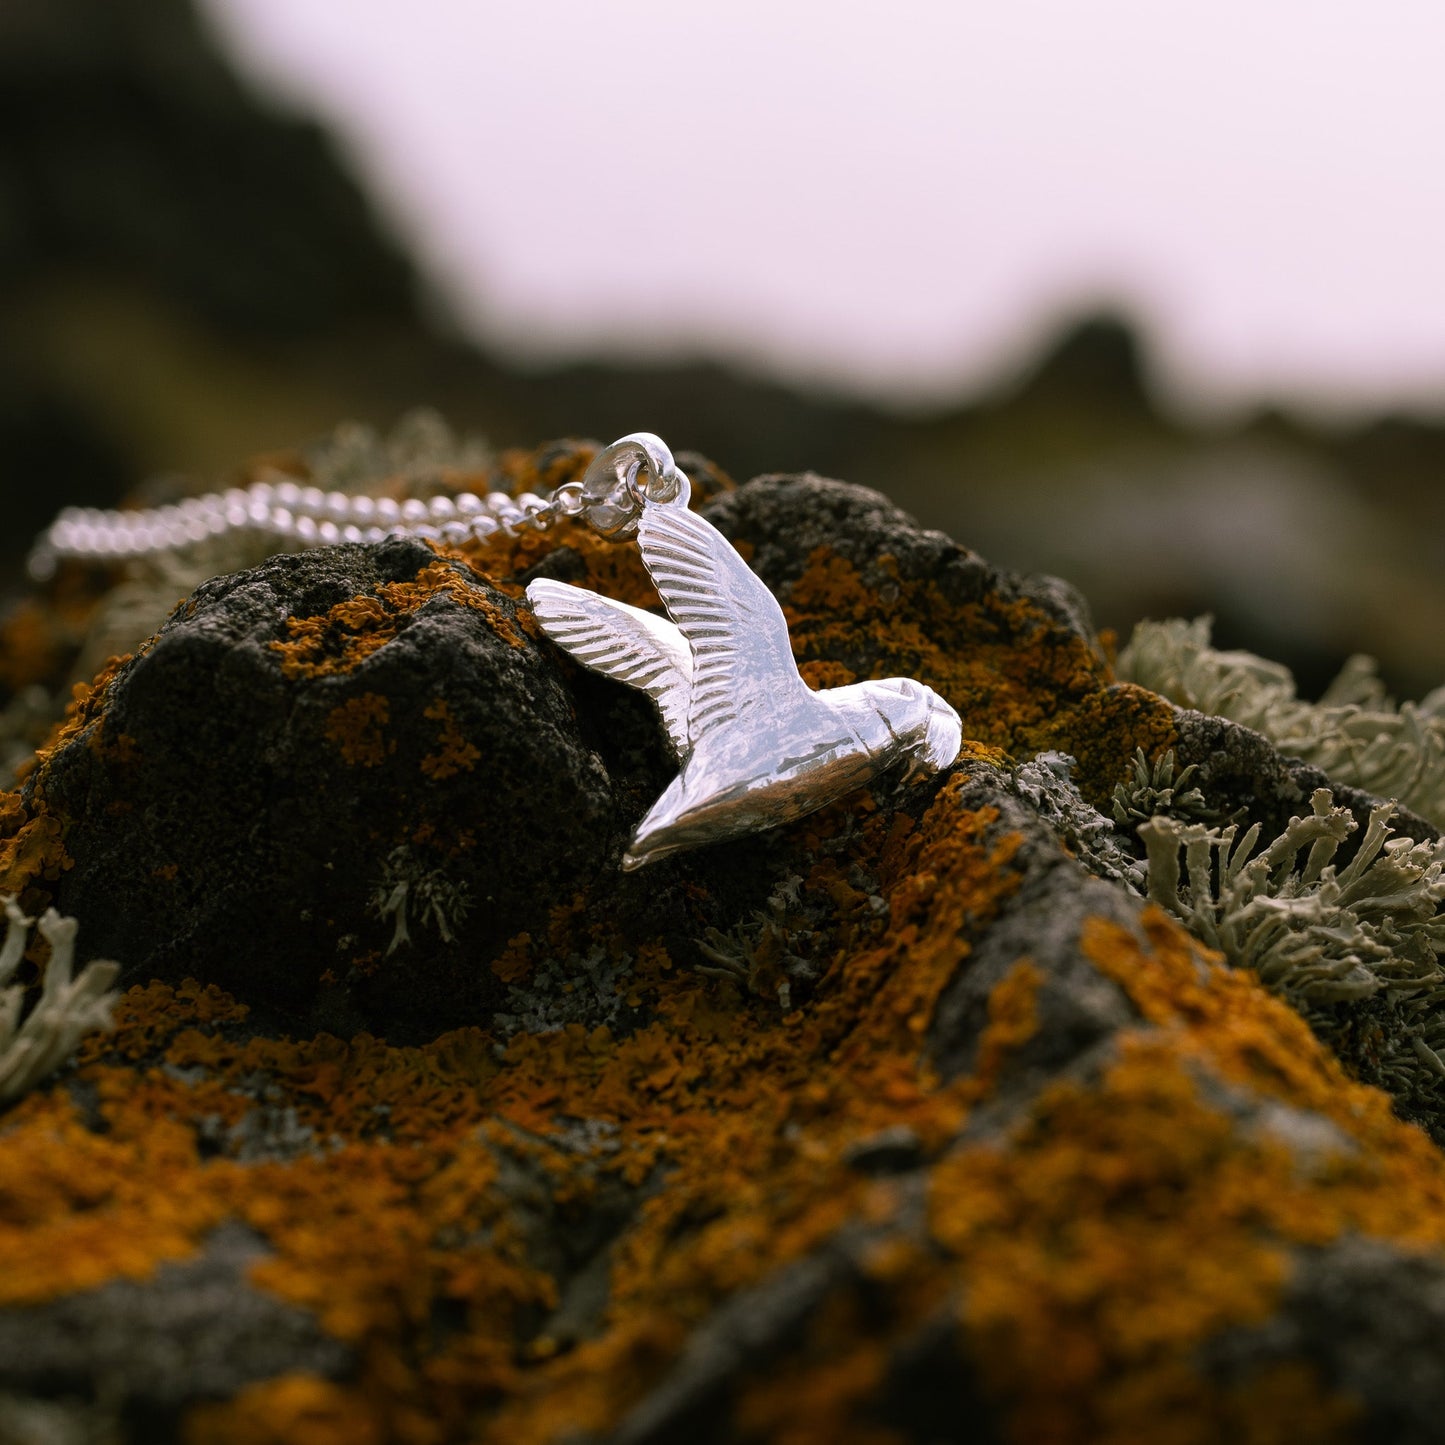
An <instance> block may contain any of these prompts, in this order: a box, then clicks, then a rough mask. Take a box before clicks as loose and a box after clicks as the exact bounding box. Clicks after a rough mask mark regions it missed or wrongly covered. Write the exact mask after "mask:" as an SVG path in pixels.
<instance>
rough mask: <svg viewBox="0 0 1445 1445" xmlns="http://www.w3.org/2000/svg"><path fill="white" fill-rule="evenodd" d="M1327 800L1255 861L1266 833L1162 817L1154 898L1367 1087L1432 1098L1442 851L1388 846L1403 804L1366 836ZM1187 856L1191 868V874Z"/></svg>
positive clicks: (1154, 852)
mask: <svg viewBox="0 0 1445 1445" xmlns="http://www.w3.org/2000/svg"><path fill="white" fill-rule="evenodd" d="M1333 802H1334V800H1333V796H1332V794H1331V793H1330V792H1329V790H1328V789H1325V788H1320V789H1318V790H1317V791H1316V792H1315V793H1314V795H1313V797H1312V798H1311V812H1310V813H1309V814H1308V815H1307V816H1304V817H1295V818H1292V819H1291V820H1290V823H1289V825H1288V826H1287V827H1286V828H1285V830H1284V832H1283V833H1281V834H1280V835H1279V837H1277V838H1275V839H1274V840H1273V842H1271V843H1270V844H1269V845H1268V846H1267V847H1265V848H1264V849H1263V850H1262V851H1259V852H1256V848H1257V846H1258V843H1259V835H1260V829H1259V825H1258V824H1256V825H1254V826H1253V827H1251V828H1250V829H1249V830H1248V831H1247V832H1245V833H1244V834H1243V835H1242V836H1238V829H1237V828H1236V827H1232V826H1231V827H1228V828H1224V829H1218V828H1209V827H1206V826H1204V825H1203V824H1200V823H1185V822H1182V821H1180V820H1179V819H1177V818H1164V817H1158V818H1153V819H1151V820H1150V821H1149V822H1147V823H1145V824H1143V825H1141V826H1140V828H1139V830H1138V831H1139V836H1140V837H1141V838H1142V839H1143V840H1144V845H1145V848H1146V849H1147V852H1148V887H1149V897H1150V899H1151V900H1152V901H1154V902H1155V903H1158V904H1160V905H1162V906H1163V907H1165V908H1167V909H1168V910H1169V911H1170V912H1172V913H1174V914H1175V915H1177V916H1178V917H1179V918H1180V919H1181V920H1182V921H1183V922H1184V924H1185V926H1186V927H1188V928H1189V930H1190V931H1191V932H1192V933H1193V934H1194V935H1195V936H1196V937H1197V938H1199V939H1200V940H1201V941H1203V942H1204V943H1206V944H1207V945H1209V947H1211V948H1216V949H1218V950H1219V951H1220V952H1221V953H1222V954H1223V955H1224V956H1225V958H1226V959H1227V960H1228V961H1229V962H1230V963H1231V964H1233V965H1234V966H1235V967H1237V968H1248V969H1252V970H1254V972H1255V973H1256V974H1258V976H1259V978H1260V981H1261V982H1262V983H1264V984H1265V986H1266V987H1268V988H1270V989H1271V990H1273V991H1274V992H1276V993H1279V994H1281V995H1282V996H1283V997H1284V998H1286V999H1287V1000H1288V1001H1289V1002H1290V1003H1292V1004H1293V1005H1294V1006H1295V1007H1296V1008H1297V1009H1299V1011H1300V1012H1301V1013H1302V1014H1303V1015H1304V1016H1305V1018H1306V1019H1307V1020H1308V1021H1309V1022H1310V1023H1311V1025H1312V1026H1313V1027H1314V1028H1315V1030H1316V1032H1318V1033H1319V1034H1320V1035H1321V1037H1323V1038H1325V1039H1326V1040H1327V1041H1328V1042H1329V1043H1331V1044H1332V1046H1333V1047H1334V1048H1335V1050H1336V1052H1337V1053H1339V1054H1340V1055H1341V1057H1342V1058H1344V1059H1345V1061H1346V1062H1347V1063H1348V1064H1350V1065H1351V1067H1352V1068H1353V1069H1354V1071H1355V1072H1356V1073H1357V1074H1358V1075H1359V1076H1360V1077H1362V1078H1364V1079H1366V1080H1367V1081H1368V1082H1372V1083H1381V1084H1383V1085H1385V1086H1386V1087H1388V1088H1390V1089H1391V1090H1392V1092H1394V1093H1395V1094H1396V1095H1397V1096H1398V1097H1403V1098H1407V1099H1408V1098H1411V1097H1415V1098H1417V1099H1423V1098H1427V1097H1433V1103H1434V1107H1435V1108H1437V1109H1438V1107H1439V1102H1440V1096H1441V1085H1442V1081H1445V1061H1442V1059H1441V1057H1440V1051H1441V1050H1442V1049H1445V972H1442V970H1441V967H1440V961H1441V956H1442V954H1445V915H1442V913H1441V911H1440V910H1441V905H1442V903H1445V842H1437V843H1416V842H1413V841H1412V840H1411V839H1409V838H1402V837H1396V836H1393V835H1392V829H1391V828H1390V823H1389V819H1390V816H1391V814H1392V813H1393V812H1394V804H1392V803H1382V804H1380V805H1379V806H1377V807H1376V808H1374V809H1373V810H1372V811H1371V813H1370V817H1369V822H1368V824H1367V825H1366V828H1365V833H1364V837H1363V838H1362V839H1361V840H1360V842H1359V845H1358V847H1357V848H1356V849H1355V851H1354V855H1353V857H1351V858H1349V861H1348V862H1346V863H1344V864H1343V865H1342V866H1339V865H1337V864H1336V862H1335V858H1336V854H1337V853H1338V851H1339V849H1340V847H1341V845H1342V844H1343V843H1344V842H1345V840H1346V839H1348V838H1349V837H1350V836H1351V835H1352V834H1353V833H1355V832H1356V831H1357V827H1358V825H1357V824H1356V822H1355V819H1354V818H1353V817H1352V816H1351V815H1350V813H1349V812H1348V810H1346V809H1344V808H1337V807H1334V806H1333ZM1181 855H1182V863H1183V867H1182V869H1181Z"/></svg>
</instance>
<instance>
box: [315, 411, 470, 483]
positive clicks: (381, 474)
mask: <svg viewBox="0 0 1445 1445" xmlns="http://www.w3.org/2000/svg"><path fill="white" fill-rule="evenodd" d="M303 456H304V458H305V461H306V480H307V481H308V482H309V484H310V485H312V486H316V487H320V488H322V490H323V491H337V492H352V493H355V492H364V491H369V490H371V489H373V488H375V487H377V486H379V485H380V484H381V483H383V482H389V483H391V484H393V485H400V486H402V487H403V488H404V489H405V491H406V495H407V496H413V497H415V496H425V495H426V494H427V492H428V491H429V490H430V489H433V488H436V487H438V486H439V485H441V484H442V483H443V481H444V480H445V478H446V475H447V473H448V472H473V473H475V472H484V471H488V470H489V469H490V468H491V466H492V463H493V460H494V459H493V455H492V449H491V447H490V446H488V444H487V443H486V442H485V441H483V440H482V439H481V438H480V437H475V436H465V435H458V434H457V433H456V432H454V431H453V430H452V429H451V427H450V426H449V425H448V423H447V421H446V419H445V418H444V417H443V416H442V415H441V413H440V412H438V411H435V410H433V409H432V408H431V407H425V406H419V407H414V408H413V409H412V410H411V411H409V412H406V413H405V414H404V415H403V416H402V417H401V418H400V420H398V421H397V423H396V425H395V426H394V427H392V429H391V431H390V432H389V433H386V434H383V433H381V432H379V431H377V430H376V428H375V427H371V426H368V425H366V423H364V422H359V421H347V422H342V423H341V425H340V426H338V427H337V428H336V429H335V430H334V431H333V432H332V433H331V435H330V436H329V437H326V438H324V439H323V440H321V441H318V442H313V443H312V444H311V445H310V446H308V447H306V448H305V449H304V452H303Z"/></svg>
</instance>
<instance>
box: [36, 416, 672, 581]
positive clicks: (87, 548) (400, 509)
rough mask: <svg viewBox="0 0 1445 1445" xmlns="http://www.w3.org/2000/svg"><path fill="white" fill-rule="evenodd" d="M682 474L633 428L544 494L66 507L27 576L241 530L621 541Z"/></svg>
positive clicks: (224, 495) (285, 497) (284, 534)
mask: <svg viewBox="0 0 1445 1445" xmlns="http://www.w3.org/2000/svg"><path fill="white" fill-rule="evenodd" d="M688 490H689V484H688V480H687V477H686V475H685V474H684V473H683V472H681V471H679V470H678V468H677V466H676V464H675V463H674V462H673V459H672V453H671V452H670V451H668V449H667V447H666V446H665V445H664V444H663V443H662V442H661V441H660V440H659V439H658V438H657V437H655V436H652V435H651V434H650V433H648V432H637V433H634V434H633V435H631V436H627V437H623V438H622V439H621V440H620V441H616V442H613V444H612V445H611V446H610V447H606V448H604V449H603V450H602V451H601V452H599V453H598V455H597V457H596V458H595V459H594V460H593V462H592V464H591V465H590V466H589V467H588V469H587V472H586V474H585V476H584V477H583V479H582V480H581V481H580V482H564V483H563V484H562V485H561V486H559V487H558V488H556V490H555V491H553V492H552V494H551V495H550V496H547V497H543V496H539V495H538V494H537V493H535V492H523V493H522V494H521V495H520V496H518V497H512V496H510V495H509V494H508V493H506V492H488V493H486V494H485V495H478V494H477V493H475V492H462V493H460V494H459V495H457V496H454V497H451V496H437V497H431V498H430V499H427V500H423V499H421V498H419V497H413V498H410V499H408V500H406V501H404V502H398V501H396V500H395V499H394V498H392V497H369V496H353V495H352V494H350V493H348V492H334V491H333V492H326V491H322V489H321V488H320V487H314V486H305V485H303V484H302V483H300V482H296V481H292V480H289V479H287V480H283V481H277V482H269V481H261V482H256V483H254V484H253V485H252V486H249V487H245V488H240V487H233V488H231V489H230V490H229V491H225V492H212V493H209V494H208V495H206V496H203V497H187V498H186V499H185V500H184V501H182V502H177V503H175V504H173V505H170V506H165V507H154V508H150V509H148V510H144V511H133V512H122V511H103V510H100V509H98V508H93V507H67V508H66V509H65V510H64V511H62V512H61V513H60V515H59V516H58V517H57V518H56V519H55V521H54V522H52V523H51V525H50V526H49V527H48V528H46V530H45V531H44V532H42V533H41V534H40V536H39V538H37V539H36V543H35V546H34V548H33V549H32V551H31V553H30V562H29V567H30V575H31V576H32V577H33V578H34V579H35V580H37V581H44V580H45V579H47V578H48V577H50V576H52V575H53V574H54V572H55V569H56V566H57V565H58V563H59V562H61V561H62V560H65V559H68V558H73V559H77V560H82V561H97V562H120V561H126V560H132V559H136V558H143V557H150V556H155V555H158V554H160V553H167V552H175V551H180V550H182V549H184V548H187V547H191V546H196V545H199V544H201V543H203V542H206V541H207V540H208V539H210V538H213V537H220V536H222V535H225V534H226V533H230V532H241V531H249V532H254V533H258V534H260V535H263V536H271V537H274V538H275V539H276V540H277V542H278V543H281V544H282V546H281V547H280V548H278V550H284V549H285V544H286V543H289V542H299V543H300V544H301V547H302V548H307V547H328V546H334V545H336V544H338V543H345V542H352V543H355V542H380V541H384V540H385V539H386V538H388V537H418V538H423V539H426V540H430V541H438V542H446V543H449V544H451V545H457V544H459V543H462V542H466V541H470V540H472V539H473V538H481V537H489V536H491V535H493V534H494V533H496V532H503V531H505V532H515V531H516V530H517V529H518V528H522V527H533V528H535V529H537V530H538V531H546V530H547V529H548V528H550V527H551V526H552V525H553V524H554V523H555V522H556V521H557V520H558V519H559V518H561V517H583V518H584V519H585V520H586V521H587V522H588V523H589V524H590V525H592V526H593V528H594V529H595V530H596V531H598V532H599V533H600V534H601V535H603V536H605V537H614V538H622V537H629V536H631V535H633V533H635V531H636V529H637V519H638V518H639V517H640V516H641V513H642V508H643V505H644V504H645V502H647V501H655V502H674V501H678V500H679V499H680V500H681V502H682V504H683V505H686V503H687V496H688Z"/></svg>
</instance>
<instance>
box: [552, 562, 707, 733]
mask: <svg viewBox="0 0 1445 1445" xmlns="http://www.w3.org/2000/svg"><path fill="white" fill-rule="evenodd" d="M527 600H528V601H529V602H530V603H531V604H532V611H533V612H535V613H536V615H537V621H538V622H540V623H541V624H542V630H543V632H545V633H546V634H547V636H548V637H550V638H551V639H552V641H553V642H555V643H556V644H557V646H558V647H560V648H562V649H564V650H565V651H566V652H570V653H571V654H572V656H573V657H575V658H576V659H577V661H578V662H580V663H581V664H582V665H583V666H584V667H590V668H591V669H592V670H593V671H594V672H600V673H603V674H605V675H606V676H607V677H612V678H616V679H617V681H618V682H625V683H627V684H628V686H630V687H635V688H638V689H640V690H641V691H642V692H645V693H646V694H647V695H648V697H650V698H651V699H652V700H653V702H655V703H656V704H657V710H658V712H660V713H661V714H662V725H663V727H665V728H666V729H667V736H668V738H669V739H670V740H671V742H672V746H673V750H674V751H675V752H676V753H677V756H678V758H679V759H685V758H686V757H687V755H688V753H689V752H690V748H689V746H688V700H689V697H690V696H691V693H692V666H693V663H692V651H691V649H690V648H689V647H688V644H687V639H686V638H685V637H684V636H683V635H682V633H681V632H680V631H678V629H677V628H676V627H674V626H673V624H672V623H670V622H669V621H668V620H667V619H666V618H665V617H658V616H657V615H656V614H654V613H651V612H644V611H643V610H642V609H641V608H640V607H631V606H629V605H628V604H627V603H626V602H616V601H614V600H613V599H612V598H610V597H602V596H600V595H599V594H597V593H596V592H588V591H586V590H585V589H584V588H581V587H571V586H568V584H567V583H565V582H551V581H548V580H546V579H545V578H538V580H537V581H535V582H530V583H528V584H527Z"/></svg>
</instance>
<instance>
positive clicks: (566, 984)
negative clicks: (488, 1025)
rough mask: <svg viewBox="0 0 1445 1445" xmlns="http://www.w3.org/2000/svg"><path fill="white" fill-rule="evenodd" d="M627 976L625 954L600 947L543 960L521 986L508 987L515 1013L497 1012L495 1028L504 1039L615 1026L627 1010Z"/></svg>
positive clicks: (628, 959)
mask: <svg viewBox="0 0 1445 1445" xmlns="http://www.w3.org/2000/svg"><path fill="white" fill-rule="evenodd" d="M631 973H632V956H631V955H630V954H621V955H619V956H617V957H613V956H612V955H611V954H610V953H609V952H608V951H607V949H606V948H604V947H602V946H601V945H600V944H599V945H596V946H595V947H593V948H591V949H589V950H588V951H587V952H586V953H585V954H583V953H574V954H570V955H569V956H568V957H566V958H543V959H541V960H540V961H539V962H538V963H537V965H536V967H535V968H534V969H533V970H532V974H531V977H530V978H528V980H527V982H526V983H525V984H522V985H517V984H513V985H511V986H510V987H509V989H508V1003H509V1005H510V1007H511V1008H512V1009H513V1010H514V1012H510V1013H498V1014H497V1015H496V1016H495V1019H494V1027H495V1028H496V1031H497V1033H498V1035H499V1036H500V1037H501V1038H504V1039H509V1038H511V1036H512V1035H513V1034H516V1033H528V1034H552V1033H557V1032H558V1031H559V1030H561V1029H564V1028H566V1027H567V1025H568V1024H573V1023H577V1024H582V1025H583V1026H584V1027H586V1028H589V1029H592V1028H596V1027H598V1025H603V1026H605V1027H609V1028H611V1027H614V1026H615V1025H616V1024H617V1023H618V1021H619V1020H620V1019H621V1017H622V1013H623V1010H624V1008H625V1007H626V999H625V997H624V990H625V984H626V980H627V979H628V977H629V976H630V975H631Z"/></svg>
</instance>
